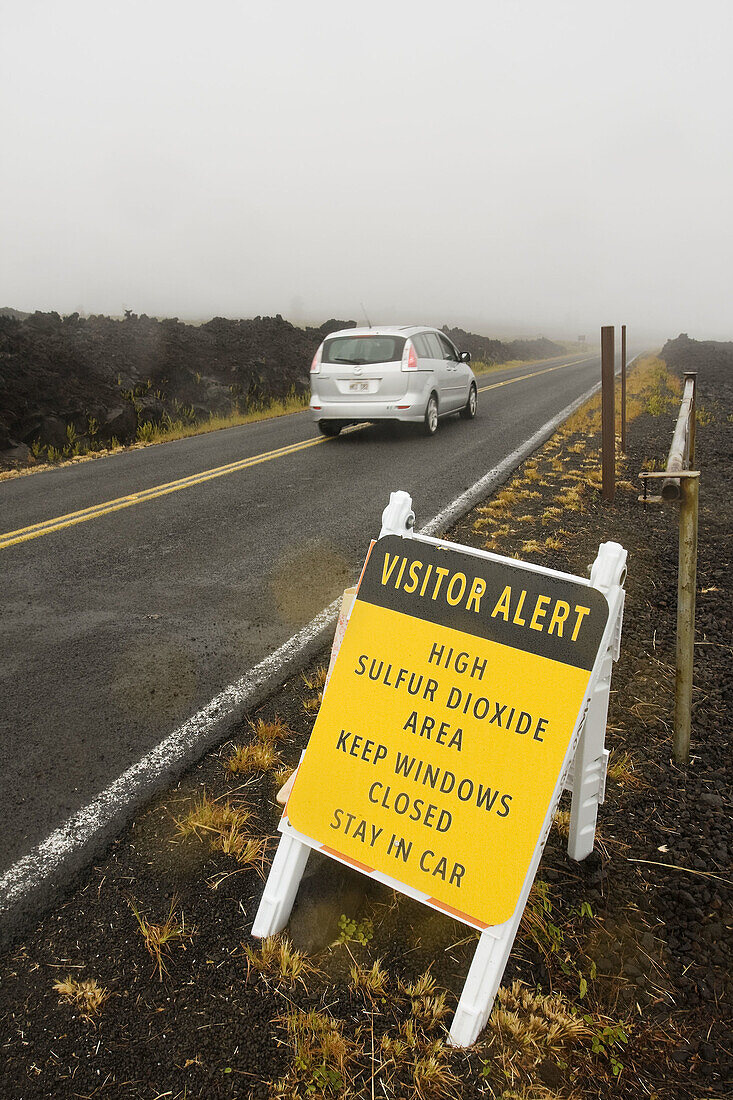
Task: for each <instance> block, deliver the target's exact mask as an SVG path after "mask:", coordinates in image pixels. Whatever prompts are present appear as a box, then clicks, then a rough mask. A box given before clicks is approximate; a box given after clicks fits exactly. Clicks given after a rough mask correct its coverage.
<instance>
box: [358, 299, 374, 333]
mask: <svg viewBox="0 0 733 1100" xmlns="http://www.w3.org/2000/svg"><path fill="white" fill-rule="evenodd" d="M359 305H360V306H361V308H362V311H363V313H364V316H365V317H366V323H367V328H371V327H372V322H371V321H370V320H369V315H368V313H367V311H366V308H365V306H364V303H363V302H360V303H359Z"/></svg>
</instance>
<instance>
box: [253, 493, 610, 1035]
mask: <svg viewBox="0 0 733 1100" xmlns="http://www.w3.org/2000/svg"><path fill="white" fill-rule="evenodd" d="M414 523H415V516H414V513H413V511H412V499H411V497H410V495H409V494H408V493H406V492H403V491H401V490H399V491H397V492H393V493H391V494H390V502H389V505H388V506H387V508H386V509H385V510H384V513H383V515H382V530H381V532H380V538H382V537H384V536H386V535H400V536H402V537H403V538H410V539H416V540H418V541H420V542H424V543H427V544H429V545H431V546H438V547H444V548H446V549H450V550H454V551H459V552H460V553H463V554H468V555H475V556H477V557H481V558H489V559H491V560H493V561H498V562H502V563H505V564H509V565H511V566H514V567H517V565H518V563H517V562H516V561H514V560H512V559H507V558H503V557H501V556H500V555H498V554H492V553H489V552H488V551H485V550H477V549H474V548H472V547H467V546H461V545H459V544H457V543H450V542H446V541H444V540H442V539H435V538H431V537H429V536H426V535H419V534H416V533H415V532H414ZM626 557H627V555H626V551H625V550H624V549H623V547H622V546H620V545H619V544H618V543H616V542H606V543H603V544H602V545H601V547H600V548H599V551H598V556H597V557H596V560H595V562H594V563H593V566H592V567H591V573H590V579H589V580H588V579H586V578H583V577H575V576H572V575H571V574H568V573H560V572H558V571H556V570H549V569H546V568H543V567H541V566H537V565H534V564H532V563H531V562H522V563H521V568H522V569H524V570H527V569H528V570H531V571H536V572H538V573H543V574H545V575H550V576H555V577H560V578H563V579H565V580H571V581H573V582H575V583H576V584H582V585H587V586H589V587H593V588H596V589H597V590H598V591H599V592H600V593H601V594H602V595H603V596H604V597H605V599H606V601H607V603H608V610H609V613H608V619H607V621H606V626H605V629H604V632H603V636H602V639H601V644H600V646H599V649H598V654H597V657H596V660H595V663H594V665H593V669H592V671H591V675H590V679H589V681H588V687H587V689H586V692H585V698H584V700H583V704H582V706H581V708H580V710H579V713H578V716H577V720H576V723H575V727H574V730H573V734H572V737H571V739H570V742H569V745H568V749H567V753H566V755H565V759H564V762H563V766H562V769H561V772H560V775H559V778H558V780H557V783H556V785H555V788H554V791H553V794H552V798H551V799H550V802H549V805H548V807H547V812H546V814H545V819H544V824H543V828H542V832H541V835H540V839H539V840H538V842H537V845H536V847H535V850H534V854H533V856H532V860H531V863H530V866H529V869H528V871H527V874H526V877H525V880H524V884H523V887H522V890H521V893H520V896H519V900H518V902H517V905H516V908H515V910H514V913H513V915H512V916H511V918H510V919H509V920H508V921H505V922H504V923H503V924H499V925H493V926H491V927H488V928H485V929H484V930H483V931H482V932H481V934H480V937H479V942H478V945H477V947H476V951H475V954H474V958H473V962H472V963H471V967H470V969H469V972H468V975H467V978H466V982H465V984H464V987H463V992H462V993H461V997H460V1000H459V1002H458V1007H457V1009H456V1013H455V1016H454V1019H453V1024H452V1026H451V1029H450V1042H451V1043H452V1044H453V1045H454V1046H459V1047H466V1046H470V1045H471V1044H472V1043H474V1042H475V1041H476V1039H477V1038H478V1036H479V1034H480V1033H481V1031H482V1030H483V1028H484V1027H485V1026H486V1022H487V1020H488V1018H489V1015H490V1013H491V1009H492V1006H493V1003H494V999H495V997H496V993H497V990H498V988H499V985H500V983H501V979H502V975H503V973H504V969H505V967H506V963H507V960H508V958H509V953H510V951H511V948H512V944H513V943H514V937H515V936H516V933H517V929H518V927H519V922H520V920H521V918H522V913H523V912H524V908H525V905H526V903H527V898H528V896H529V891H530V889H531V886H532V883H533V881H534V878H535V875H536V873H537V867H538V865H539V862H540V858H541V856H542V852H543V850H544V847H545V843H546V841H547V836H548V834H549V831H550V828H551V826H552V821H553V818H554V815H555V811H556V808H557V803H558V801H559V799H560V795H561V794H562V792H563V790H570V791H572V804H571V811H570V833H569V837H568V855H569V856H570V858H571V859H573V860H577V861H580V860H583V859H585V858H586V857H587V856H588V855H590V853H591V852H592V851H593V846H594V841H595V830H596V820H597V816H598V807H599V805H600V804H602V802H603V800H604V796H605V781H606V766H607V762H608V751H607V750H606V748H605V745H604V742H605V732H606V721H607V716H608V702H609V695H610V687H611V673H612V669H613V663H614V661H617V660H618V657H619V653H620V645H621V626H622V621H623V609H624V597H625V593H624V589H623V584H624V582H625V579H626ZM352 606H353V595H351V594H349V597H347V598H346V599H345V601H344V607H343V608H342V615H341V619H343V620H344V622H343V624H342V623H341V619H340V621H339V626H340V629H339V630H337V634H336V639H335V641H334V652H333V654H332V665H333V659H334V657H335V653H336V652H337V650H338V647H339V645H340V642H341V639H342V638H343V634H344V629H345V625H346V620H347V619H348V615H349V614H350V611H351V607H352ZM279 829H280V832H281V833H282V836H281V838H280V842H279V845H278V849H277V852H276V854H275V858H274V860H273V863H272V867H271V868H270V873H269V876H268V879H267V883H266V884H265V889H264V892H263V895H262V900H261V902H260V905H259V909H258V910H257V915H256V917H255V920H254V924H253V926H252V935H253V936H255V937H262V938H264V937H266V936H272V935H274V934H275V933H277V932H280V931H282V929H283V928H284V927H285V925H286V924H287V922H288V920H289V919H290V913H291V910H292V907H293V904H294V902H295V897H296V894H297V891H298V886H299V884H300V881H301V878H302V876H303V872H304V870H305V865H306V862H307V860H308V856H309V854H310V851H311V849H313V848H315V849H317V850H320V849H322V848H323V845H322V844H321V843H320V842H319V841H316V840H314V839H312V838H311V837H308V836H305V835H303V834H302V833H299V832H298V831H297V830H296V829H295V828H293V826H292V825H291V824H290V822H289V821H288V818H287V816H286V815H285V814H283V817H282V820H281V822H280V825H279ZM327 854H328V855H330V856H331V857H332V858H334V859H338V860H339V861H340V862H343V863H344V864H346V865H347V866H353V863H352V862H351V861H350V860H348V859H346V858H342V857H341V856H339V855H337V854H336V853H334V852H333V851H332V850H330V849H329V850H328V853H327ZM369 877H371V878H374V879H376V880H377V881H379V882H382V883H384V885H386V886H388V887H390V888H391V889H394V890H398V891H399V892H401V893H403V894H407V895H408V896H409V897H413V898H415V899H416V900H417V901H421V902H423V903H425V904H433V903H432V902H431V901H429V900H428V896H427V895H426V894H423V893H421V892H420V891H418V890H415V889H414V888H412V887H410V886H408V885H406V884H405V883H403V882H400V881H399V880H397V879H394V878H391V877H390V876H389V875H385V874H383V873H381V872H378V871H372V872H371V873H370V875H369ZM433 907H434V908H438V909H440V908H441V906H439V905H434V906H433Z"/></svg>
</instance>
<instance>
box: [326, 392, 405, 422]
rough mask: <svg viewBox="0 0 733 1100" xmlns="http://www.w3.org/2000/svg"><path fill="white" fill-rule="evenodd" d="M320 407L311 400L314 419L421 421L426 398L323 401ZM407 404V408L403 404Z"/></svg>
mask: <svg viewBox="0 0 733 1100" xmlns="http://www.w3.org/2000/svg"><path fill="white" fill-rule="evenodd" d="M317 405H318V406H320V407H316V406H314V404H313V402H311V406H310V410H311V412H312V414H313V419H314V420H316V421H318V420H349V421H351V422H352V423H355V422H357V421H362V420H402V421H407V422H412V423H421V422H422V420H423V418H424V416H425V398H424V397H420V398H419V401H417V402H414V401H413V402H410V399H409V397H403V398H396V399H395V400H394V401H321V400H320V399H319V400H318V402H317ZM405 405H407V408H403V407H402V406H405Z"/></svg>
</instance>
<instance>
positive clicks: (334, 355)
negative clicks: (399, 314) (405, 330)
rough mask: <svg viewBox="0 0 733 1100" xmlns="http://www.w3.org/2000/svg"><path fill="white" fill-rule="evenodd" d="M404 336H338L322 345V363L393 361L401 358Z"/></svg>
mask: <svg viewBox="0 0 733 1100" xmlns="http://www.w3.org/2000/svg"><path fill="white" fill-rule="evenodd" d="M404 348H405V338H404V336H339V337H337V338H336V339H335V340H326V342H325V344H324V345H323V354H322V356H321V362H323V363H354V364H356V363H359V364H362V365H363V364H365V363H395V362H396V361H397V360H398V359H401V358H402V352H403V351H404Z"/></svg>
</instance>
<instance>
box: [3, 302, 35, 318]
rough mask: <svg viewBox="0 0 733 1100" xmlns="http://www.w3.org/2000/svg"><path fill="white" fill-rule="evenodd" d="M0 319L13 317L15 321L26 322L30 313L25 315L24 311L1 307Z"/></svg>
mask: <svg viewBox="0 0 733 1100" xmlns="http://www.w3.org/2000/svg"><path fill="white" fill-rule="evenodd" d="M0 317H12V318H13V320H14V321H25V320H27V318H28V317H30V313H23V310H22V309H13V307H12V306H0Z"/></svg>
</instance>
